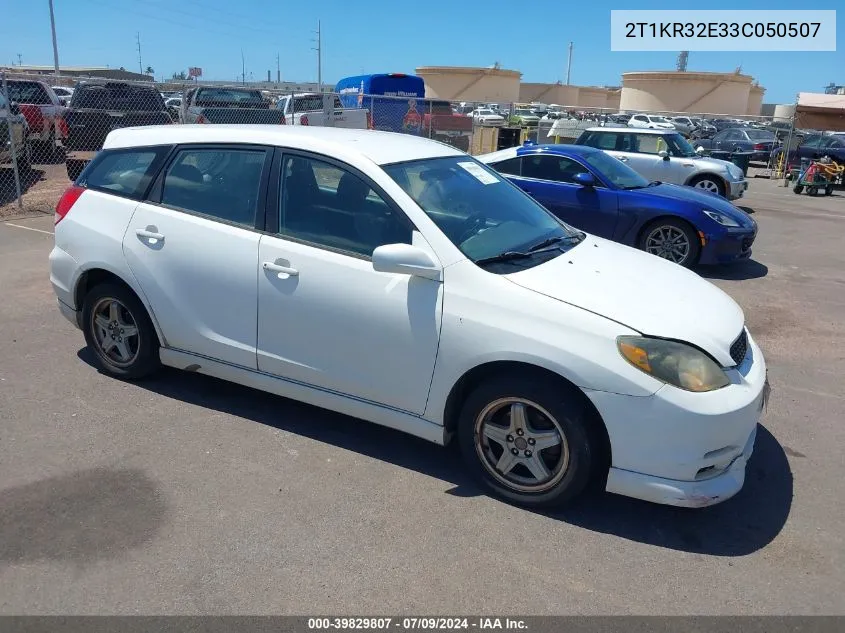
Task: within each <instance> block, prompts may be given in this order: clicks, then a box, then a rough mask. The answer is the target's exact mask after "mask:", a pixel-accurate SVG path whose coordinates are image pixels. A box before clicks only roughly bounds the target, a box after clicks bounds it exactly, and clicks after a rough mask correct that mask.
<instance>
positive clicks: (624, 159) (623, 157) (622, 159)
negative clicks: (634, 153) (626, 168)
mask: <svg viewBox="0 0 845 633" xmlns="http://www.w3.org/2000/svg"><path fill="white" fill-rule="evenodd" d="M619 160H621V161H622V162H623V163H627V162H628V157H627V156H620V157H619Z"/></svg>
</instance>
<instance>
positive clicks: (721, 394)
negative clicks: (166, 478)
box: [50, 125, 768, 507]
mask: <svg viewBox="0 0 845 633" xmlns="http://www.w3.org/2000/svg"><path fill="white" fill-rule="evenodd" d="M150 183H156V184H155V185H154V186H152V187H150V186H149V184H150ZM265 211H268V212H265ZM55 217H56V225H55V238H54V239H55V246H54V248H53V250H52V252H51V254H50V268H51V275H50V279H51V283H52V285H53V289H54V291H55V293H56V295H57V298H58V307H59V310H60V311H61V313H62V314H63V315H64V316H65V317H66V318H67V319H68V320H69V321H70V322H71V323H73V324H75V325H76V326H77V327H79V328H81V329H82V331H83V332H84V335H85V340H86V343H87V344H88V345H89V346H90V349H91V352H92V357H93V358H94V360H95V362H96V364H97V365H98V367H99V368H100V369H101V370H102V371H103V372H104V373H106V374H109V375H112V376H117V377H120V378H121V379H137V378H141V377H143V376H146V375H149V374H151V373H153V372H155V371H156V370H157V369H158V367H159V366H160V365H162V364H163V365H168V366H171V367H176V368H179V369H186V370H189V371H191V372H195V373H200V374H206V375H211V376H216V377H218V378H221V379H224V380H229V381H232V382H236V383H240V384H244V385H249V386H251V387H253V388H257V389H261V390H264V391H269V392H271V393H275V394H279V395H283V396H285V397H289V398H293V399H296V400H301V401H304V402H307V403H310V404H313V405H317V406H320V407H324V408H327V409H332V410H334V411H339V412H342V413H345V414H347V415H351V416H355V417H359V418H364V419H366V420H369V421H371V422H375V423H377V424H382V425H385V426H389V427H392V428H395V429H399V430H401V431H404V432H407V433H410V434H413V435H416V436H419V437H421V438H425V439H427V440H430V441H432V442H435V443H438V444H445V443H447V442H449V441H450V440H451V439H452V438H455V439H457V441H458V443H459V445H460V448H461V450H462V453H463V456H464V459H465V461H466V464H467V467H468V468H469V470H470V471H471V472H472V473H473V474H474V475H476V476H477V477H478V478H479V480H480V481H481V482H482V483H483V485H484V486H485V487H486V488H487V489H488V490H489V491H491V492H493V493H495V494H498V495H500V496H502V497H504V498H506V499H508V500H510V501H513V502H518V503H522V504H525V505H529V506H542V505H557V504H561V503H564V502H565V501H566V500H568V499H571V498H572V497H574V496H575V495H577V494H578V493H579V492H581V491H582V490H583V489H584V488H585V487H586V486H587V484H588V483H589V482H590V481H594V480H596V481H600V482H601V483H602V485H603V486H604V487H606V489H607V490H609V491H611V492H617V493H620V494H624V495H628V496H632V497H638V498H641V499H646V500H650V501H654V502H658V503H667V504H672V505H678V506H690V507H700V506H706V505H711V504H714V503H719V502H721V501H724V500H725V499H728V498H729V497H731V496H732V495H734V494H735V493H736V492H738V491H739V490H740V488H741V487H742V484H743V481H744V476H745V466H746V462H747V460H748V458H749V457H750V455H751V453H752V451H753V448H754V441H755V433H756V429H757V422H758V419H759V417H760V414H761V411H762V409H763V407H764V404H765V401H766V397H767V393H768V389H767V381H766V365H765V361H764V359H763V355H762V352H761V351H760V348H759V347H758V346H757V344H756V342H755V341H754V339H753V338H752V337H751V335H750V334H749V333H748V330H747V329H746V327H745V323H744V316H743V312H742V309H741V308H740V307H739V306H738V305H737V304H736V303H735V302H734V301H733V300H732V299H731V298H730V297H729V296H728V295H727V294H725V293H724V292H722V291H721V290H719V289H718V288H716V287H715V286H713V285H712V284H711V283H710V282H708V281H706V280H705V279H702V278H701V277H699V276H698V275H696V274H695V273H693V272H690V271H688V270H685V269H684V268H682V267H681V266H677V265H675V264H673V263H671V262H669V261H666V260H664V259H661V258H659V257H653V256H651V255H648V254H647V253H643V252H640V251H637V250H635V249H632V248H628V247H626V246H622V245H620V244H616V243H614V242H611V241H608V240H604V239H602V238H598V237H594V236H592V235H589V234H586V233H583V232H581V231H579V230H577V229H574V228H571V227H569V226H568V225H566V224H565V223H562V222H561V221H560V220H558V219H557V218H555V217H554V216H553V215H552V214H551V213H549V212H548V211H547V210H546V209H545V208H543V207H542V206H541V205H540V204H538V203H537V202H536V201H534V200H533V199H532V198H530V197H529V196H527V195H525V194H524V193H523V192H522V191H521V190H520V189H519V188H518V187H516V186H514V185H513V184H512V183H510V182H508V181H507V180H506V179H505V178H504V177H502V176H500V175H499V174H497V173H496V172H495V171H494V170H492V169H490V168H488V167H487V166H485V165H483V164H482V163H480V162H478V161H476V160H475V159H473V158H472V157H471V156H468V155H466V154H464V153H462V152H460V151H459V150H457V149H455V148H453V147H449V146H447V145H444V144H442V143H437V142H434V141H431V140H429V139H425V138H419V137H415V136H410V135H400V134H391V133H383V132H377V131H371V130H349V129H337V128H329V127H322V128H321V127H312V128H307V129H306V128H303V127H300V126H250V127H246V126H228V125H220V126H208V127H207V129H206V131H204V132H203V134H202V135H201V136H197V134H196V130H195V129H192V128H189V127H185V126H161V127H158V128H146V129H137V128H136V129H126V130H115V131H114V132H112V133H111V134H110V135H109V137H108V139H107V141H106V144H105V147H104V150H103V151H102V152H101V153H100V154H99V155H98V156H97V158H96V159H95V160H94V161H93V162H92V163H91V164H90V165H89V166H88V167H87V168H86V170H85V172H84V173H83V174H82V175H81V176H80V177H79V179H78V180H77V181H76V182H75V183H74V184H73V186H72V187H70V188H69V189H68V190H67V191H66V193H65V194H64V195H63V196H62V199H61V200H60V201H59V203H58V205H57V207H56V216H55ZM106 217H107V218H108V221H107V222H104V221H103V218H106ZM198 245H201V246H202V248H198ZM703 315H706V318H702V317H703ZM280 319H281V320H280ZM362 359H366V362H362Z"/></svg>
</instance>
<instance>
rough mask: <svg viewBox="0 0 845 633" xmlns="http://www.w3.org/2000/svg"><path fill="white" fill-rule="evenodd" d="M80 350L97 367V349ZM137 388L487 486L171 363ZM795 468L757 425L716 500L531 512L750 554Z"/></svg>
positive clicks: (332, 420) (776, 513) (663, 542)
mask: <svg viewBox="0 0 845 633" xmlns="http://www.w3.org/2000/svg"><path fill="white" fill-rule="evenodd" d="M78 356H79V358H80V359H81V360H83V361H84V362H85V363H87V364H89V365H91V366H92V367H95V365H94V357H93V354H92V353H91V352H90V351H89V350H88V349H87V348H83V349H81V350H80V351H79V353H78ZM137 384H138V386H139V387H142V388H144V389H147V390H149V391H151V392H153V393H156V394H159V395H161V396H164V397H166V398H173V399H176V400H179V401H181V402H187V403H190V404H194V405H198V406H202V407H206V408H208V409H212V410H214V411H219V412H222V413H228V414H231V415H234V416H237V417H241V418H244V419H246V420H250V421H253V422H257V423H259V424H265V425H267V426H271V427H273V428H277V429H281V430H284V431H287V432H290V433H296V434H297V435H301V436H303V437H308V438H311V439H313V440H316V441H319V442H322V443H325V444H330V445H332V446H337V447H340V448H343V449H344V450H349V451H354V452H356V453H359V454H361V455H365V456H367V457H371V458H374V459H379V460H381V461H384V462H387V463H390V464H394V465H396V466H399V467H401V468H406V469H409V470H413V471H416V472H419V473H423V474H425V475H427V476H430V477H435V478H437V479H440V480H441V481H444V482H447V483H448V484H450V485H451V487H450V488H449V489H448V490H446V494H449V495H453V496H458V497H474V496H478V495H484V494H486V492H485V491H484V490H482V489H481V488H480V487H479V486H477V485H476V483H475V482H474V480H472V479H471V478H470V477H469V475H467V474H466V471H465V469H464V468H463V465H462V463H461V456H460V453H459V451H458V450H457V446H456V445H455V443H453V444H451V445H450V446H448V447H447V448H445V449H444V448H443V447H441V446H437V445H435V444H432V443H430V442H426V441H424V440H421V439H419V438H415V437H412V436H410V435H407V434H405V433H401V432H399V431H395V430H393V429H388V428H386V427H382V426H378V425H376V424H371V423H369V422H364V421H362V420H358V419H356V418H351V417H349V416H345V415H341V414H338V413H333V412H330V411H326V410H324V409H320V408H318V407H312V406H310V405H306V404H303V403H300V402H296V401H293V400H289V399H287V398H281V397H278V396H274V395H272V394H268V393H265V392H261V391H256V390H253V389H250V388H247V387H242V386H240V385H236V384H233V383H229V382H225V381H222V380H218V379H215V378H211V377H208V376H203V375H201V374H196V373H189V372H184V371H178V370H174V369H169V368H165V369H164V370H163V371H162V372H160V373H159V374H157V375H156V376H155V377H153V378H150V379H147V380H144V381H142V382H139V383H137ZM792 488H793V482H792V471H791V470H790V467H789V462H788V460H787V457H786V454H785V453H784V450H783V448H782V447H781V445H780V444H779V443H778V441H777V440H776V439H775V438H774V436H772V435H771V433H769V432H768V431H767V430H766V429H765V428H764V427H763V426H760V427H758V430H757V443H756V446H755V452H754V455H753V456H752V458H751V461H750V463H749V465H748V470H747V478H746V483H745V486H744V488H743V490H742V491H740V493H739V494H738V495H737V496H736V497H734V498H733V499H730V500H728V501H726V502H724V503H722V504H720V505H717V506H713V507H711V508H705V509H698V510H688V509H683V508H672V507H668V506H660V505H656V504H651V503H646V502H644V501H639V500H636V499H629V498H625V497H621V496H618V495H613V494H610V493H606V492H603V491H590V492H588V493H587V494H585V495H584V496H583V497H582V498H581V499H579V500H577V501H576V502H575V503H574V504H573V505H571V506H568V507H566V508H564V509H562V510H556V511H533V510H525V511H526V512H535V513H537V514H540V515H542V516H546V517H549V518H552V519H554V520H558V521H563V522H564V523H568V524H570V525H574V526H578V527H581V528H583V529H586V530H591V531H596V532H602V533H606V534H613V535H615V536H618V537H620V538H623V539H627V540H630V541H636V542H640V543H645V544H649V545H654V546H657V547H664V548H667V549H672V550H678V551H685V552H694V553H701V554H709V555H714V556H744V555H747V554H750V553H752V552H755V551H757V550H759V549H761V548H763V547H765V546H766V545H768V544H769V543H770V542H771V541H772V540H773V539H774V538H775V537H776V536H777V535H778V533H779V532H780V531H781V529H782V528H783V526H784V524H785V523H786V519H787V517H788V516H789V511H790V508H791V505H792Z"/></svg>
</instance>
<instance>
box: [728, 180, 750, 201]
mask: <svg viewBox="0 0 845 633" xmlns="http://www.w3.org/2000/svg"><path fill="white" fill-rule="evenodd" d="M747 190H748V181H747V180H745V179H744V178H743V179H742V180H739V181H735V182H728V191H727V194H728V195H727V198H728V200H738V199H739V198H741V197H742V196H743V195H744V194H745V192H746V191H747Z"/></svg>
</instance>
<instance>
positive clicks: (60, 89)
mask: <svg viewBox="0 0 845 633" xmlns="http://www.w3.org/2000/svg"><path fill="white" fill-rule="evenodd" d="M51 88H52V89H53V92H55V93H56V96H57V97H58V98H59V103H61V104H62V105H63V106H68V105H70V98H71V97H72V96H73V88H67V87H65V86H51Z"/></svg>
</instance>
